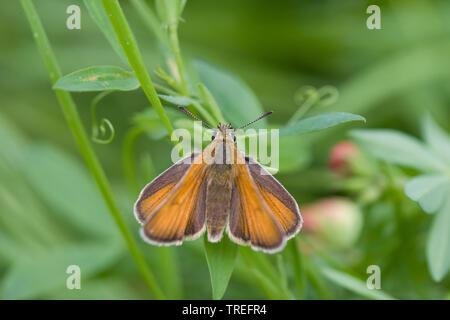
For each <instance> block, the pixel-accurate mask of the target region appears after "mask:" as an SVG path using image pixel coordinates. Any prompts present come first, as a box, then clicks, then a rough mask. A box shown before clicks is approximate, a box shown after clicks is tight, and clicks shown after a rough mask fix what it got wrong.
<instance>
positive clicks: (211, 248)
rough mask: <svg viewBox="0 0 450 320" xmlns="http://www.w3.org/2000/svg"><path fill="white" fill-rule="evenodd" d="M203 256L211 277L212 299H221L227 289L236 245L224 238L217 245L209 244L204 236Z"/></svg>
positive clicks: (234, 259) (234, 260)
mask: <svg viewBox="0 0 450 320" xmlns="http://www.w3.org/2000/svg"><path fill="white" fill-rule="evenodd" d="M204 239H205V255H206V261H207V262H208V268H209V274H210V276H211V286H212V298H213V299H215V300H218V299H221V298H222V297H223V295H224V293H225V290H226V289H227V286H228V282H229V281H230V277H231V274H232V273H233V269H234V264H235V262H236V254H237V249H238V247H237V245H236V244H234V243H232V242H231V241H230V240H228V238H226V237H225V236H224V237H223V238H222V240H221V241H220V242H219V243H211V242H209V241H208V240H207V237H206V236H205V238H204Z"/></svg>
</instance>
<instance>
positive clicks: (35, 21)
mask: <svg viewBox="0 0 450 320" xmlns="http://www.w3.org/2000/svg"><path fill="white" fill-rule="evenodd" d="M21 3H22V6H23V8H24V10H25V14H26V16H27V19H28V21H29V23H30V26H31V29H32V32H33V37H34V39H35V41H36V43H37V46H38V49H39V51H40V53H41V55H42V58H43V60H44V62H45V65H46V67H47V71H48V73H49V76H50V80H51V82H52V84H54V83H56V81H57V80H58V79H59V78H60V77H61V76H62V73H61V70H60V68H59V65H58V63H57V60H56V57H55V55H54V53H53V50H52V48H51V46H50V43H49V41H48V38H47V35H46V33H45V30H44V28H43V26H42V23H41V21H40V19H39V16H38V14H37V12H36V9H35V7H34V5H33V3H32V2H31V0H21ZM55 94H56V97H57V99H58V102H59V104H60V106H61V109H62V111H63V113H64V116H65V118H66V120H67V122H68V124H69V127H70V129H71V131H72V134H73V135H74V138H75V140H76V142H77V144H78V148H79V149H80V152H81V154H82V156H83V158H84V160H85V162H86V164H87V166H88V168H89V170H90V171H91V173H92V175H93V177H94V179H95V181H96V183H97V186H98V188H99V190H100V192H101V194H102V196H103V198H104V200H105V202H106V204H107V206H108V208H109V211H110V213H111V215H112V216H113V218H114V221H115V222H116V224H117V226H118V228H119V230H120V232H121V233H122V236H123V238H124V240H125V242H126V244H127V245H128V249H129V251H130V253H131V255H132V256H133V258H134V260H135V262H136V264H137V266H138V268H139V270H140V272H141V273H142V276H143V277H144V279H145V281H146V283H147V285H148V286H149V288H150V290H151V292H152V293H153V295H154V296H155V297H156V298H159V299H162V298H164V296H163V293H162V291H161V290H160V289H159V286H158V285H157V284H156V281H155V279H154V276H153V274H152V273H151V271H150V269H149V267H148V265H147V262H146V261H145V259H144V256H143V255H142V253H141V251H140V250H139V248H138V246H137V243H136V241H135V240H134V238H133V236H132V234H131V232H130V231H129V229H128V227H127V225H126V223H125V221H124V219H123V218H122V216H121V214H120V211H119V209H118V207H117V205H116V203H115V200H114V197H113V193H112V190H111V187H110V185H109V182H108V179H107V178H106V175H105V173H104V171H103V168H102V167H101V165H100V162H99V161H98V159H97V156H96V155H95V153H94V150H93V148H92V146H91V144H90V142H89V138H88V135H87V133H86V131H85V129H84V127H83V124H82V123H81V119H80V116H79V114H78V111H77V109H76V106H75V103H74V101H73V99H72V96H71V95H70V94H69V93H68V92H67V91H63V90H55Z"/></svg>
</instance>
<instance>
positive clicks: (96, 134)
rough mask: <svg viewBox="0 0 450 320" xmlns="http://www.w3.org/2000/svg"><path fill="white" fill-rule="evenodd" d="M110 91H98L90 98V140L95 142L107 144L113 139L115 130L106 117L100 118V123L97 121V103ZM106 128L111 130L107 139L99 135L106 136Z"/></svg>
mask: <svg viewBox="0 0 450 320" xmlns="http://www.w3.org/2000/svg"><path fill="white" fill-rule="evenodd" d="M111 92H112V90H111V91H103V92H101V93H99V94H98V95H97V96H96V97H95V98H94V100H92V103H91V118H92V137H91V138H92V141H94V142H96V143H101V144H108V143H110V142H111V141H112V140H113V139H114V135H115V130H114V127H113V125H112V123H111V121H109V120H108V119H106V118H102V119H101V120H100V124H98V122H97V104H98V103H99V102H100V100H102V99H103V98H104V97H106V96H107V95H108V94H110V93H111ZM107 129H109V131H110V132H111V134H110V136H109V137H108V138H107V139H101V138H100V137H101V136H106V132H107Z"/></svg>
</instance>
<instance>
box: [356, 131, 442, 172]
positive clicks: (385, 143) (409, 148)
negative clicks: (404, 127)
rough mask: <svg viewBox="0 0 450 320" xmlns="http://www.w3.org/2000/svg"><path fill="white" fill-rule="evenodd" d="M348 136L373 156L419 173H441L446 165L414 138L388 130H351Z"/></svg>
mask: <svg viewBox="0 0 450 320" xmlns="http://www.w3.org/2000/svg"><path fill="white" fill-rule="evenodd" d="M350 135H351V136H352V137H353V138H354V139H355V140H356V142H358V144H360V146H361V147H362V148H363V149H364V150H366V151H367V152H369V153H370V154H372V155H373V156H375V157H377V158H379V159H381V160H384V161H386V162H389V163H393V164H398V165H402V166H405V167H410V168H414V169H417V170H419V171H425V172H427V171H443V170H445V169H446V165H445V164H444V163H443V162H442V161H440V159H438V158H436V157H435V155H434V154H433V152H432V151H431V150H430V149H429V148H428V147H427V146H426V145H424V144H423V143H421V142H420V141H419V140H417V139H416V138H414V137H412V136H409V135H407V134H404V133H402V132H399V131H395V130H390V129H366V130H352V131H351V133H350Z"/></svg>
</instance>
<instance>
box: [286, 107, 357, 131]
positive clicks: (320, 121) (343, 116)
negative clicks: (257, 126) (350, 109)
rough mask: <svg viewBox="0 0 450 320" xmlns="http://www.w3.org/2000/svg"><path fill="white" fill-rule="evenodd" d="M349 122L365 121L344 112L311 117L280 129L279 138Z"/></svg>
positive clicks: (355, 115)
mask: <svg viewBox="0 0 450 320" xmlns="http://www.w3.org/2000/svg"><path fill="white" fill-rule="evenodd" d="M351 121H362V122H365V121H366V119H365V118H364V117H362V116H359V115H357V114H352V113H346V112H329V113H322V114H319V115H316V116H312V117H309V118H306V119H302V120H299V121H296V122H294V123H292V124H289V125H287V126H285V127H283V128H281V129H280V136H290V135H295V134H303V133H308V132H314V131H319V130H322V129H326V128H330V127H334V126H336V125H338V124H341V123H346V122H351Z"/></svg>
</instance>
